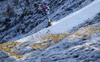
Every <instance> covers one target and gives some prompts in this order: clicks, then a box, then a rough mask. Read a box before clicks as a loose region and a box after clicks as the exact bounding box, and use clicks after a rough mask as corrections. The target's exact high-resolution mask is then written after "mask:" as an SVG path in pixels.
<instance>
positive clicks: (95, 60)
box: [0, 14, 100, 62]
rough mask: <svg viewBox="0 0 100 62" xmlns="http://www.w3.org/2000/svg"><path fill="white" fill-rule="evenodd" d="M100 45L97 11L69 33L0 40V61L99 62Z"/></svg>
mask: <svg viewBox="0 0 100 62" xmlns="http://www.w3.org/2000/svg"><path fill="white" fill-rule="evenodd" d="M81 26H82V27H81ZM99 45H100V14H98V15H97V16H96V17H95V18H94V19H93V20H91V22H85V23H84V25H83V24H81V25H80V28H77V30H74V31H71V32H70V33H65V34H51V35H47V36H44V37H40V38H37V39H35V40H31V41H27V42H9V43H4V44H0V62H66V61H67V62H99V61H100V55H99V54H100V47H99Z"/></svg>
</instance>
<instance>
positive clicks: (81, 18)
mask: <svg viewBox="0 0 100 62" xmlns="http://www.w3.org/2000/svg"><path fill="white" fill-rule="evenodd" d="M99 12H100V0H95V1H94V2H92V3H91V4H89V5H87V6H86V7H84V8H82V9H80V10H78V11H76V12H74V13H72V14H70V15H68V16H66V17H64V18H62V19H60V20H59V21H58V22H56V24H55V25H53V26H51V27H48V28H45V29H43V30H41V31H39V32H37V33H35V34H33V35H30V36H28V37H25V38H22V39H19V40H16V42H24V41H31V40H33V39H35V38H37V37H42V36H45V35H48V34H49V33H52V34H60V33H68V32H69V31H70V30H71V29H73V27H76V26H78V25H80V24H81V23H84V22H85V21H86V20H88V19H89V20H91V19H93V18H94V17H95V15H96V14H97V13H99ZM48 30H49V31H48ZM48 32H49V33H48Z"/></svg>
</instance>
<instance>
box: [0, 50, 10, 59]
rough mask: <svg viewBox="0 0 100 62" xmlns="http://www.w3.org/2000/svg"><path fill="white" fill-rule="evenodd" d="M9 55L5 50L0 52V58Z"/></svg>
mask: <svg viewBox="0 0 100 62" xmlns="http://www.w3.org/2000/svg"><path fill="white" fill-rule="evenodd" d="M9 56H10V54H9V53H7V52H5V51H1V53H0V59H2V58H8V57H9Z"/></svg>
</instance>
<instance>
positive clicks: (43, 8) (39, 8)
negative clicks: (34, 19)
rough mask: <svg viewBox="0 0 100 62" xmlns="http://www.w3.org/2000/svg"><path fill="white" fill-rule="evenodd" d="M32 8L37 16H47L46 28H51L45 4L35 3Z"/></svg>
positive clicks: (48, 9)
mask: <svg viewBox="0 0 100 62" xmlns="http://www.w3.org/2000/svg"><path fill="white" fill-rule="evenodd" d="M34 7H35V9H36V10H37V11H38V13H39V14H40V13H42V15H46V16H47V19H48V20H49V22H48V26H51V21H50V19H49V18H48V14H49V11H50V8H49V7H48V6H47V5H46V4H44V3H40V2H39V3H37V4H34ZM48 26H47V27H48Z"/></svg>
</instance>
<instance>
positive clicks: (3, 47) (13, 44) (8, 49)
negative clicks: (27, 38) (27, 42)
mask: <svg viewBox="0 0 100 62" xmlns="http://www.w3.org/2000/svg"><path fill="white" fill-rule="evenodd" d="M20 44H22V42H14V41H13V42H9V43H4V44H0V51H3V50H4V51H5V52H8V53H9V54H10V55H11V56H15V57H18V58H22V57H23V56H22V55H18V53H14V52H12V51H11V49H13V48H14V47H16V45H20Z"/></svg>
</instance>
